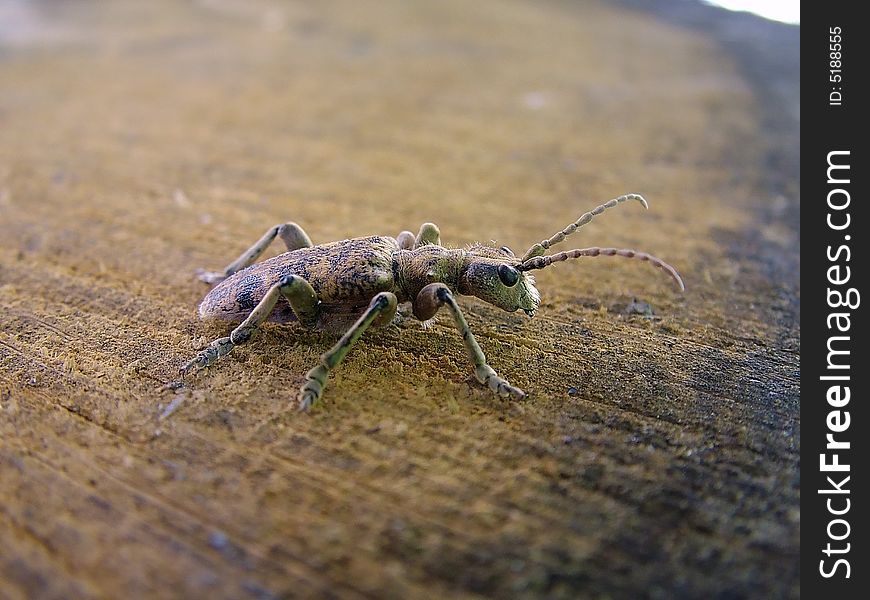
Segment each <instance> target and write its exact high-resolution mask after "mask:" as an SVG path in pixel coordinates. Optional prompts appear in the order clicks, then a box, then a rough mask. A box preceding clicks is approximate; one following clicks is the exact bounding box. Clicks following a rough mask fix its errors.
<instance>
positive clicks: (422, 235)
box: [414, 223, 441, 248]
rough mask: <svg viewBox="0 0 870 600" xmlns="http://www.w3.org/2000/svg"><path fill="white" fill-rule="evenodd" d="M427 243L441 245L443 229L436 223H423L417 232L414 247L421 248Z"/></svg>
mask: <svg viewBox="0 0 870 600" xmlns="http://www.w3.org/2000/svg"><path fill="white" fill-rule="evenodd" d="M426 244H433V245H435V246H440V245H441V230H440V229H438V226H437V225H436V224H435V223H423V224H422V225H420V232H419V233H418V234H417V239H416V240H414V248H419V247H420V246H425V245H426Z"/></svg>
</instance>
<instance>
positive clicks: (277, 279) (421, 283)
mask: <svg viewBox="0 0 870 600" xmlns="http://www.w3.org/2000/svg"><path fill="white" fill-rule="evenodd" d="M627 200H635V201H637V202H640V203H641V204H642V205H643V206H644V207H647V208H648V205H647V202H646V200H644V199H643V197H642V196H640V195H638V194H627V195H625V196H620V197H618V198H614V199H613V200H610V201H609V202H606V203H604V204H602V205H600V206H598V207H596V208H595V209H593V210H591V211H589V212H587V213H584V214H583V215H581V216H580V218H579V219H577V220H576V221H574V222H573V223H571V224H570V225H568V226H567V227H566V228H565V229H563V230H561V231H559V232H558V233H556V234H554V235H553V236H552V237H550V238H548V239H546V240H542V241H541V242H539V243H537V244H534V245H532V246H531V247H530V248H529V249H528V250H527V251H526V252H525V254H523V256H522V258H517V257H516V256H515V255H514V253H513V252H511V250H510V249H509V248H507V247H506V246H502V247H501V248H493V247H489V246H483V245H472V246H470V247H467V248H446V247H443V246H442V245H441V237H440V232H439V230H438V227H436V226H435V225H434V224H432V223H424V224H423V225H422V226H421V227H420V231H419V233H418V234H417V235H416V236H415V235H414V234H413V233H411V232H410V231H403V232H402V233H400V234H399V235H398V236H396V237H395V238H392V237H386V236H372V237H363V238H355V239H349V240H341V241H337V242H332V243H328V244H319V245H316V246H315V245H313V244H312V243H311V239H310V238H309V237H308V235H307V234H306V233H305V232H304V231H303V230H302V228H301V227H299V226H298V225H296V224H295V223H286V224H283V225H276V226H275V227H272V228H271V229H269V230H268V231H267V232H266V234H265V235H263V237H262V238H260V240H259V241H257V242H256V243H255V244H254V245H253V246H251V247H250V248H249V249H248V250H247V251H245V252H244V253H243V254H242V255H241V256H240V257H239V258H238V259H236V260H235V261H233V262H232V263H231V264H230V265H229V266H227V268H226V269H224V270H223V271H221V272H207V271H200V272H199V277H200V279H202V280H203V281H205V282H207V283H217V285H216V286H215V287H214V288H213V289H212V290H211V291H210V292H209V293H208V294H207V295H206V296H205V298H204V299H203V300H202V302H201V304H200V305H199V315H200V317H201V318H202V319H225V320H228V321H232V322H237V323H239V325H238V326H236V327H235V328H234V329H233V330H232V332H231V333H230V334H229V336H227V337H222V338H219V339H217V340H215V341H213V342H212V343H211V344H209V346H208V347H207V348H205V349H204V350H203V351H201V352H200V353H199V354H198V355H197V356H196V357H195V358H194V359H193V360H191V361H190V362H188V363H187V364H185V365H184V366H183V367H182V368H181V373H182V375H184V374H187V373H189V372H191V371H196V370H199V369H201V368H203V367H207V366H208V365H210V364H212V363H213V362H215V361H216V360H217V359H218V358H220V357H221V356H224V355H226V354H228V353H229V352H230V351H231V350H232V349H233V348H234V347H235V346H238V345H240V344H245V343H247V342H248V341H250V339H251V338H252V337H253V335H254V334H255V333H256V331H257V330H258V328H259V327H260V326H261V325H262V324H263V323H264V322H265V321H279V322H288V321H295V322H298V323H299V324H301V325H302V326H305V327H310V328H319V329H328V330H336V329H344V335H343V336H342V337H341V339H340V340H339V341H338V342H337V343H336V344H335V345H334V346H333V347H332V348H331V349H329V350H328V351H327V352H325V353H324V354H323V355H322V356H321V357H320V362H319V363H318V364H317V365H316V366H315V367H314V368H313V369H311V370H310V371H308V373H307V374H306V376H305V383H304V384H303V385H302V387H301V389H300V391H299V395H298V405H299V408H300V410H306V409H307V408H308V407H310V406H311V405H312V404H313V403H314V402H316V401H317V400H318V399H319V398H320V396H321V394H322V393H323V388H324V386H325V385H326V380H327V377H328V376H329V372H330V371H331V370H332V369H334V368H335V367H337V366H338V364H339V363H340V362H341V361H342V359H344V357H345V355H346V354H347V353H348V351H349V350H350V348H351V347H352V346H353V345H354V343H355V342H356V341H357V340H358V339H359V338H360V336H361V335H362V334H363V333H364V332H365V331H366V330H367V329H368V328H369V327H380V326H384V325H387V324H389V323H390V322H391V321H392V320H393V318H394V317H395V316H396V310H397V307H398V305H399V304H400V303H405V302H410V303H411V306H412V312H413V314H414V316H415V317H416V318H417V319H419V320H421V321H427V320H429V319H431V318H433V317H434V316H435V313H437V312H438V310H439V309H440V308H441V307H447V309H448V310H449V312H450V313H451V316H452V317H453V320H454V322H455V324H456V326H457V328H458V329H459V331H460V333H461V335H462V341H463V343H464V344H465V349H466V352H467V354H468V357H469V359H470V360H471V362H472V365H473V367H474V374H475V377H476V378H477V380H478V381H479V382H480V383H482V384H484V385H486V386H487V387H488V388H489V389H491V390H492V391H493V392H495V393H497V394H499V395H502V396H511V397H514V398H523V397H524V396H525V392H523V391H522V390H520V389H519V388H517V387H514V386H512V385H511V384H510V383H508V382H507V381H506V380H505V379H503V378H502V377H500V376H499V375H498V374H497V373H496V372H495V371H494V370H493V369H492V367H490V366H489V365H488V364H487V362H486V357H485V355H484V353H483V351H482V350H481V349H480V345H479V344H478V343H477V340H476V339H475V338H474V335H473V334H472V333H471V330H470V329H469V327H468V323H467V322H466V321H465V317H464V316H463V314H462V311H461V310H460V308H459V305H458V304H457V302H456V295H457V294H459V295H468V296H476V297H478V298H480V299H481V300H484V301H485V302H488V303H490V304H493V305H495V306H497V307H499V308H501V309H503V310H506V311H509V312H512V311H516V310H522V311H524V312H525V313H526V314H527V315H529V316H534V314H535V312H536V311H537V309H538V306H539V304H540V302H541V297H540V294H539V293H538V290H537V288H536V287H535V280H534V278H533V277H532V276H531V275H530V274H529V271H532V270H535V269H543V268H546V267H548V266H550V265H552V264H553V263H555V262H559V261H564V260H568V259H575V258H580V257H586V256H621V257H625V258H633V259H636V260H642V261H648V262H650V263H651V264H652V265H654V266H656V267H659V268H660V269H662V270H664V271H665V272H666V273H667V274H668V275H670V276H671V277H672V278H673V279H674V281H675V282H676V283H677V285H678V286H679V288H680V289H681V290H683V289H684V286H683V281H682V279H681V278H680V275H679V274H678V273H677V271H676V269H674V268H673V267H672V266H670V265H669V264H667V263H665V262H663V261H662V260H660V259H658V258H656V257H654V256H652V255H650V254H646V253H644V252H638V251H636V250H627V249H618V248H599V247H593V248H580V249H576V250H568V251H566V252H559V253H556V254H550V255H547V254H546V251H547V249H548V248H550V247H551V246H553V245H555V244H558V243H559V242H562V241H563V240H564V239H565V238H566V237H568V236H569V235H571V234H573V233H574V232H575V231H577V229H579V228H580V227H582V226H584V225H586V224H587V223H589V222H590V221H591V220H592V219H593V218H594V217H595V216H596V215H599V214H601V213H602V212H604V211H605V210H607V209H609V208H612V207H614V206H616V205H618V204H621V203H622V202H625V201H627ZM275 238H281V240H282V241H283V242H284V244H285V245H286V246H287V252H285V253H283V254H279V255H278V256H275V257H273V258H270V259H268V260H264V261H262V262H259V263H256V262H255V261H256V260H257V258H259V256H260V255H261V254H262V253H263V251H264V250H265V249H266V248H267V247H268V246H269V244H271V243H272V241H274V240H275Z"/></svg>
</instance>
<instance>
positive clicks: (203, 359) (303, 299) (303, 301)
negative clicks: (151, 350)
mask: <svg viewBox="0 0 870 600" xmlns="http://www.w3.org/2000/svg"><path fill="white" fill-rule="evenodd" d="M282 296H283V297H284V298H286V299H287V301H288V302H289V303H290V307H291V308H292V309H293V312H294V313H295V314H296V317H297V318H298V319H299V322H300V323H301V324H302V325H304V326H306V327H314V326H315V325H316V323H317V319H318V317H319V316H320V300H319V299H318V297H317V292H315V291H314V288H312V287H311V284H310V283H308V282H307V281H305V280H304V279H303V278H302V277H299V276H297V275H285V276H284V277H282V278H281V280H280V281H279V282H278V283H276V284H275V285H273V286H272V287H271V288H269V291H268V292H266V295H265V296H263V299H262V300H260V302H259V304H257V306H255V307H254V310H252V311H251V313H250V314H249V315H248V317H247V318H246V319H245V320H244V321H242V322H241V323H240V324H239V325H238V327H236V328H235V329H233V330H232V332H231V333H230V335H229V336H227V337H222V338H218V339H216V340H215V341H213V342H212V343H211V344H209V345H208V347H207V348H206V349H205V350H203V351H202V352H200V353H199V354H197V355H196V357H195V358H194V359H193V360H191V361H189V362H188V363H187V364H185V365H184V366H183V367H181V369H180V370H181V374H182V375H186V374H187V373H190V372H191V371H198V370H200V369H203V368H205V367H207V366H209V365H210V364H212V363H214V362H215V361H216V360H217V359H219V358H220V357H221V356H225V355H226V354H229V353H230V352H231V351H232V349H233V348H235V347H236V346H238V345H240V344H244V343H247V342H248V341H250V340H251V338H252V337H254V334H255V333H256V332H257V330H258V329H259V327H260V325H262V324H263V322H264V321H266V319H268V318H269V315H271V314H272V311H273V310H275V305H276V304H277V303H278V300H279V299H280V298H281V297H282Z"/></svg>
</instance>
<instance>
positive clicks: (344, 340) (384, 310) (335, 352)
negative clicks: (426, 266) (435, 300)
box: [299, 292, 398, 410]
mask: <svg viewBox="0 0 870 600" xmlns="http://www.w3.org/2000/svg"><path fill="white" fill-rule="evenodd" d="M397 306H398V300H397V298H396V295H395V294H393V293H392V292H381V293H379V294H378V295H377V296H375V297H374V298H372V301H371V302H370V303H369V306H368V308H367V309H366V311H365V312H364V313H363V314H362V316H361V317H360V318H359V319H357V321H356V323H354V324H353V325H352V326H351V328H350V329H348V330H347V332H346V333H345V334H344V335H343V336H341V339H340V340H338V342H337V343H336V344H335V346H333V347H332V348H330V349H329V350H328V351H327V352H325V353H323V355H322V356H321V357H320V364H319V365H317V366H316V367H314V368H313V369H311V370H310V371H308V373H306V374H305V384H304V385H303V386H302V389H300V390H299V410H307V409H308V407H309V406H311V405H312V404H314V403H315V402H317V400H318V399H319V398H320V395H321V394H322V393H323V388H324V387H325V386H326V379H327V377H329V372H330V371H331V370H332V369H334V368H335V367H337V366H338V365H339V363H341V361H342V360H344V357H345V356H347V353H348V351H350V347H351V346H353V345H354V344H355V343H356V341H357V340H358V339H359V338H360V336H362V334H363V333H365V330H366V329H368V328H369V327H370V326H371V325H374V326H375V327H381V326H383V325H386V324H387V323H389V322H390V321H392V320H393V317H395V316H396V307H397Z"/></svg>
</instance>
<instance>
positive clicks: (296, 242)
mask: <svg viewBox="0 0 870 600" xmlns="http://www.w3.org/2000/svg"><path fill="white" fill-rule="evenodd" d="M276 237H279V238H281V241H283V242H284V245H285V246H287V250H288V251H293V250H298V249H299V248H310V247H311V246H312V244H311V238H309V237H308V234H307V233H305V230H304V229H302V228H301V227H300V226H299V225H297V224H296V223H284V224H283V225H275V226H274V227H272V228H270V229H269V231H267V232H266V233H264V234H263V237H261V238H260V239H259V240H257V241H256V242H255V243H254V245H253V246H251V247H250V248H248V249H247V250H245V251H244V252H242V255H241V256H239V257H238V258H237V259H236V260H234V261H233V262H231V263H230V264H229V265H227V267H226V268H225V269H224V270H223V271H204V270H203V269H199V270H198V271H197V277H199V279H200V280H202V281H204V282H206V283H218V282H219V281H223V280H224V279H226V278H227V277H229V276H230V275H232V274H233V273H235V272H236V271H241V270H242V269H244V268H245V267H247V266H250V265H251V264H253V263H254V261H255V260H257V259H258V258H259V257H260V255H261V254H263V251H265V250H266V248H268V247H269V244H271V243H272V242H273V241H274V240H275V238H276Z"/></svg>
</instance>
